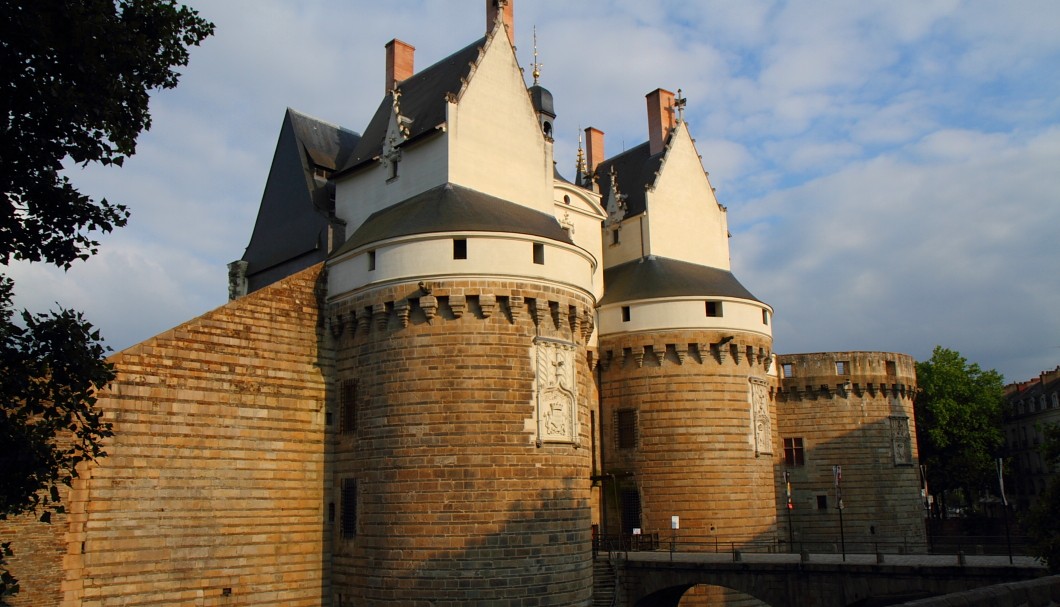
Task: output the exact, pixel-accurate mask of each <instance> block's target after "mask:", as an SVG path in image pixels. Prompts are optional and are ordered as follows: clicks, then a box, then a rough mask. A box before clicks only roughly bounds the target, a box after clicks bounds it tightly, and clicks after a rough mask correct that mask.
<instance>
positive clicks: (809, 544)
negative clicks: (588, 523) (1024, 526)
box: [593, 533, 1030, 560]
mask: <svg viewBox="0 0 1060 607" xmlns="http://www.w3.org/2000/svg"><path fill="white" fill-rule="evenodd" d="M1029 546H1030V542H1029V540H1028V539H1027V538H1026V537H1024V536H1016V535H1013V536H1011V537H1007V538H1006V537H1005V536H992V535H983V536H962V537H947V538H933V540H932V541H930V542H929V541H925V540H923V539H921V538H916V539H910V538H904V537H884V536H879V535H873V536H863V537H858V536H854V537H845V538H842V539H840V538H835V539H813V540H796V541H795V543H794V544H791V543H789V542H788V541H786V539H781V538H775V539H761V540H747V539H746V538H739V537H726V536H724V535H718V534H711V535H696V534H691V533H669V534H668V533H661V534H660V533H642V534H639V535H632V534H627V535H599V536H594V538H593V554H594V556H595V555H597V554H598V553H599V552H600V551H606V552H609V553H612V554H613V553H616V552H617V553H623V554H625V553H629V552H637V551H670V552H700V553H703V552H712V553H730V554H732V555H733V558H734V559H735V560H739V559H740V556H741V555H743V554H756V553H772V554H782V553H791V554H843V555H846V554H876V555H888V554H890V555H906V554H908V555H915V554H936V555H955V556H957V555H1006V554H1007V555H1009V556H1012V555H1029V554H1030V551H1029V549H1028V547H1029Z"/></svg>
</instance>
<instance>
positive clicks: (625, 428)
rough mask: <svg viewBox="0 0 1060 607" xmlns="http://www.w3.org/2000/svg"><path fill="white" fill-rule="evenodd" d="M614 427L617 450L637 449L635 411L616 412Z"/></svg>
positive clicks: (622, 410) (623, 410) (620, 410)
mask: <svg viewBox="0 0 1060 607" xmlns="http://www.w3.org/2000/svg"><path fill="white" fill-rule="evenodd" d="M615 426H616V433H615V435H616V436H617V438H618V448H619V449H635V448H636V447H637V410H636V409H619V410H618V411H616V412H615Z"/></svg>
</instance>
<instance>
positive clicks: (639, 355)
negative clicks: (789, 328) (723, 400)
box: [599, 330, 776, 375]
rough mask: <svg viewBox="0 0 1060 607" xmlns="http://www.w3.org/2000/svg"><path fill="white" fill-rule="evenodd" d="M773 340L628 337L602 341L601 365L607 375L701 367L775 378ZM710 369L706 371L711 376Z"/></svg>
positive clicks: (662, 334) (665, 334)
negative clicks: (612, 371)
mask: <svg viewBox="0 0 1060 607" xmlns="http://www.w3.org/2000/svg"><path fill="white" fill-rule="evenodd" d="M774 358H775V357H774V354H773V351H772V340H770V339H768V338H764V337H763V336H761V335H757V334H745V335H741V334H735V335H734V334H733V332H711V331H702V330H678V331H659V332H645V333H633V334H624V335H619V336H609V337H604V338H602V339H601V344H600V358H599V364H600V366H601V367H602V368H603V370H604V371H605V372H608V371H611V370H612V367H613V366H614V367H616V368H618V369H625V370H629V369H634V368H635V369H641V368H645V367H661V366H666V365H678V366H683V365H700V366H703V367H708V368H709V369H715V368H727V369H728V370H730V371H737V370H742V371H743V372H746V373H748V374H754V375H775V373H776V365H775V363H774ZM709 369H702V371H704V372H709Z"/></svg>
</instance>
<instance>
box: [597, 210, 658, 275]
mask: <svg viewBox="0 0 1060 607" xmlns="http://www.w3.org/2000/svg"><path fill="white" fill-rule="evenodd" d="M619 225H621V231H620V233H619V241H618V244H611V243H612V236H611V232H612V228H607V229H605V230H604V234H603V246H604V267H605V268H612V267H614V266H617V265H620V264H624V263H626V262H627V261H633V260H634V259H640V258H641V257H644V256H645V255H647V254H648V250H649V249H650V247H649V246H648V242H647V236H648V226H647V217H645V215H644V214H641V215H637V216H635V217H630V218H629V219H625V220H623V221H622V222H621V224H619Z"/></svg>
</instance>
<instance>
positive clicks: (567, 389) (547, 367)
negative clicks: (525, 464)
mask: <svg viewBox="0 0 1060 607" xmlns="http://www.w3.org/2000/svg"><path fill="white" fill-rule="evenodd" d="M533 351H534V361H535V367H536V369H535V380H534V394H535V396H536V403H535V404H536V408H537V420H536V422H537V423H536V426H537V443H538V444H539V445H540V444H541V443H577V442H578V441H577V438H578V432H577V425H578V419H577V417H578V416H577V412H578V407H577V402H578V392H577V385H578V384H577V374H576V372H575V365H574V361H575V358H574V356H575V352H576V348H575V345H574V344H573V343H569V342H563V341H557V340H550V339H541V338H538V339H537V340H535V342H534V347H533Z"/></svg>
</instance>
